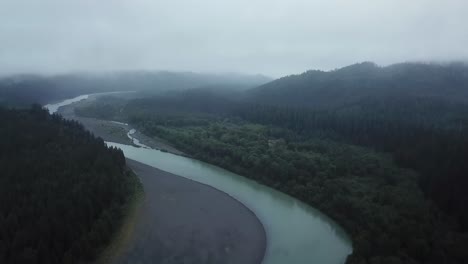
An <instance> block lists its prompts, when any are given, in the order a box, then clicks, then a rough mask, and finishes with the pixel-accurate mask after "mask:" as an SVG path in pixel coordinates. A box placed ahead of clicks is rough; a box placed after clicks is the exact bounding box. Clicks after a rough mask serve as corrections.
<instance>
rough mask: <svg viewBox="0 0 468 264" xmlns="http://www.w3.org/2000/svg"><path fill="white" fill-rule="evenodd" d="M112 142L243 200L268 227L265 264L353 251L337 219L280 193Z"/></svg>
mask: <svg viewBox="0 0 468 264" xmlns="http://www.w3.org/2000/svg"><path fill="white" fill-rule="evenodd" d="M86 98H87V97H86ZM86 98H84V97H76V98H73V99H69V100H65V101H66V102H65V101H64V102H60V103H58V104H51V105H47V106H46V108H48V109H49V110H55V111H56V110H57V109H58V108H59V107H60V106H64V105H66V104H71V103H73V102H76V101H79V100H84V99H86ZM57 105H58V106H57ZM107 144H108V145H110V146H114V147H118V148H120V149H122V150H123V152H124V154H125V156H126V157H128V158H130V159H133V160H136V161H139V162H141V163H144V164H147V165H150V166H152V167H155V168H158V169H161V170H164V171H167V172H170V173H173V174H177V175H180V176H182V177H186V178H189V179H192V180H195V181H198V182H201V183H204V184H207V185H209V186H212V187H214V188H216V189H219V190H221V191H223V192H225V193H227V194H229V195H230V196H232V197H234V198H235V199H237V200H239V201H240V202H242V203H243V204H244V205H245V206H247V207H248V208H249V209H251V210H252V211H253V212H254V213H255V214H256V215H257V217H258V218H259V219H260V221H261V222H262V224H263V225H264V228H265V231H266V235H267V247H266V252H265V258H264V260H263V263H264V264H286V263H293V264H302V263H317V264H342V263H344V262H345V260H346V257H347V256H348V255H349V254H350V253H351V252H352V245H351V241H350V239H349V237H348V236H347V234H346V233H345V232H344V231H343V229H342V228H341V227H340V226H339V225H337V224H336V223H335V222H334V221H333V220H332V219H330V218H328V217H327V216H326V215H324V214H322V213H321V212H319V211H318V210H316V209H314V208H313V207H311V206H308V205H306V204H304V203H302V202H300V201H298V200H296V199H294V198H292V197H290V196H288V195H285V194H283V193H281V192H279V191H276V190H274V189H272V188H269V187H266V186H264V185H261V184H258V183H256V182H255V181H252V180H249V179H247V178H245V177H242V176H240V175H237V174H234V173H231V172H229V171H226V170H224V169H221V168H219V167H216V166H213V165H210V164H207V163H205V162H201V161H198V160H195V159H191V158H187V157H182V156H177V155H174V154H171V153H167V152H162V151H159V150H154V149H149V148H142V147H140V148H138V147H133V146H129V145H123V144H118V143H113V142H107Z"/></svg>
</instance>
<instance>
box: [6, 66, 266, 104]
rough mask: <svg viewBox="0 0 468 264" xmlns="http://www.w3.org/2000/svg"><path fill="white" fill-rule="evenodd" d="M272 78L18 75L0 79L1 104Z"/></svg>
mask: <svg viewBox="0 0 468 264" xmlns="http://www.w3.org/2000/svg"><path fill="white" fill-rule="evenodd" d="M269 81H271V79H270V78H269V77H266V76H263V75H247V74H239V73H223V74H208V73H193V72H169V71H160V72H149V71H131V72H114V73H100V74H99V73H74V74H64V75H56V76H40V75H15V76H10V77H5V78H3V79H0V104H7V105H27V104H31V103H47V102H50V101H55V100H60V99H64V98H67V97H73V96H77V95H81V94H85V93H96V92H110V91H138V92H146V93H150V94H151V93H158V92H166V91H181V90H187V89H194V88H202V87H222V88H224V89H236V90H244V89H248V88H253V87H256V86H258V85H261V84H264V83H267V82H269Z"/></svg>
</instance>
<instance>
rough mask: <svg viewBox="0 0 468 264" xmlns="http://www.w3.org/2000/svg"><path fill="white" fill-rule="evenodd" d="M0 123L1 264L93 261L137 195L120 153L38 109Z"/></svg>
mask: <svg viewBox="0 0 468 264" xmlns="http://www.w3.org/2000/svg"><path fill="white" fill-rule="evenodd" d="M0 120H1V122H2V125H1V126H0V146H1V147H0V168H2V172H1V174H0V263H44V264H53V263H57V264H59V263H89V262H92V261H93V260H95V258H96V257H97V255H98V254H99V253H100V252H101V251H102V250H103V248H104V247H105V246H106V245H107V244H108V243H109V241H110V239H111V238H112V236H113V234H114V233H115V232H116V230H117V229H118V228H119V226H120V224H121V222H122V219H123V217H124V214H125V207H126V206H127V202H128V201H129V199H131V197H132V195H133V194H134V193H135V191H136V188H138V184H139V182H138V180H137V178H136V176H135V175H134V174H132V173H131V172H130V171H129V170H128V169H127V168H126V165H125V157H124V155H123V153H122V151H121V150H119V149H116V148H109V147H107V146H106V145H105V144H104V142H103V140H102V139H99V138H95V137H94V136H93V135H92V134H91V133H90V132H88V131H86V130H85V129H84V128H83V126H82V125H81V124H79V123H77V122H75V121H69V120H64V119H63V118H62V117H61V116H59V115H50V114H49V113H48V112H47V111H46V110H44V109H42V108H41V107H40V106H38V105H36V106H33V107H32V108H30V109H25V110H12V109H5V108H0Z"/></svg>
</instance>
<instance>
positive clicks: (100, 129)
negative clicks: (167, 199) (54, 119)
mask: <svg viewBox="0 0 468 264" xmlns="http://www.w3.org/2000/svg"><path fill="white" fill-rule="evenodd" d="M98 96H99V95H90V96H89V97H88V98H87V99H86V100H82V101H79V102H76V103H73V104H70V105H65V106H62V107H60V108H59V109H58V111H57V113H59V114H60V115H62V116H63V117H64V118H66V119H72V120H76V121H78V122H80V123H81V124H83V125H84V126H85V127H86V129H88V130H89V131H90V132H92V133H93V134H94V135H95V136H97V137H101V138H102V139H104V141H109V142H115V143H120V144H126V145H133V146H136V145H135V144H134V143H133V141H132V140H131V139H130V138H129V137H128V136H127V134H128V132H129V131H130V130H131V129H132V127H130V126H129V125H127V124H124V123H120V122H115V121H109V120H101V119H96V118H88V117H81V116H77V115H76V114H75V111H74V109H75V108H76V107H81V106H84V105H86V104H89V103H92V102H93V101H94V100H95V99H96V98H97V97H98ZM132 137H134V138H137V139H138V140H139V141H140V142H141V143H142V144H144V145H147V146H149V147H150V148H152V149H157V150H161V151H165V152H169V153H172V154H175V155H180V156H188V155H187V154H186V153H184V152H182V151H180V150H178V149H176V148H174V147H173V146H172V145H171V144H169V143H168V142H167V141H165V140H163V139H161V138H158V137H154V138H153V137H148V136H146V135H144V134H143V133H141V132H139V131H137V132H136V133H134V134H133V135H132Z"/></svg>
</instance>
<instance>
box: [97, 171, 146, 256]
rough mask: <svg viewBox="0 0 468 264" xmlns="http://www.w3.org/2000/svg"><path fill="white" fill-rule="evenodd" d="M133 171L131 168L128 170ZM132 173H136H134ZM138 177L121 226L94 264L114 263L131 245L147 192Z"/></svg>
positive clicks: (126, 205)
mask: <svg viewBox="0 0 468 264" xmlns="http://www.w3.org/2000/svg"><path fill="white" fill-rule="evenodd" d="M128 169H129V170H131V169H130V168H128ZM132 173H134V172H133V171H132ZM135 177H137V180H138V182H135V190H134V192H135V193H134V194H133V195H132V197H131V198H130V199H129V201H128V202H127V203H126V204H125V209H124V212H123V213H124V216H123V219H122V223H121V226H120V227H119V229H118V230H117V231H116V233H115V234H114V237H113V238H112V239H111V241H110V242H109V244H108V245H107V247H106V248H104V249H103V251H102V252H101V254H100V255H99V257H98V259H97V260H96V261H95V262H94V264H107V263H114V262H115V260H116V259H117V258H118V257H119V256H120V255H121V254H122V252H123V251H124V248H125V246H126V245H127V243H129V241H130V239H131V236H132V234H133V232H134V230H135V225H136V222H137V220H138V217H139V215H138V210H139V208H140V207H141V206H142V205H143V201H144V198H145V192H144V190H143V185H142V183H141V181H140V178H139V177H138V176H137V175H135Z"/></svg>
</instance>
